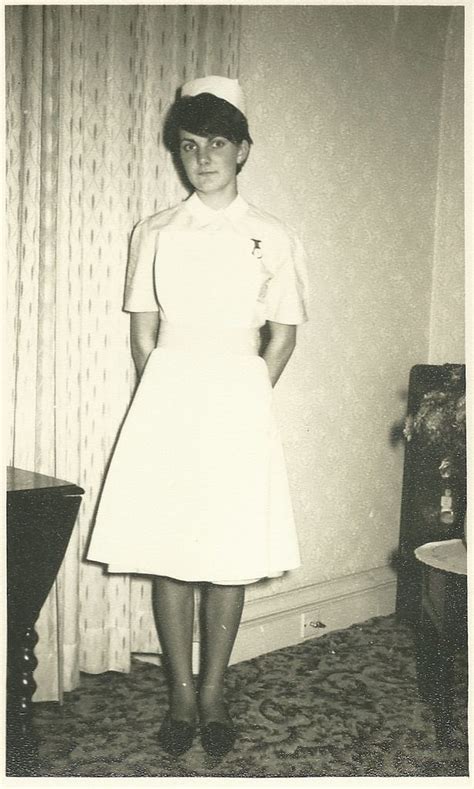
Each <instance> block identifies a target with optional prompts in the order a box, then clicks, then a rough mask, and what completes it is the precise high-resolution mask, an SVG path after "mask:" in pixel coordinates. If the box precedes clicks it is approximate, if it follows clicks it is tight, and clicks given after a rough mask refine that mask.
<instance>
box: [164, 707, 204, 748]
mask: <svg viewBox="0 0 474 789" xmlns="http://www.w3.org/2000/svg"><path fill="white" fill-rule="evenodd" d="M195 734H196V726H195V725H194V724H192V723H189V722H188V721H178V720H173V718H172V717H171V715H170V714H169V712H168V713H167V715H166V717H165V719H164V721H163V723H162V725H161V729H160V731H159V734H158V742H159V744H160V745H161V747H162V748H163V749H164V750H165V751H167V753H169V754H171V756H182V754H183V753H186V751H188V750H189V749H190V747H191V745H192V744H193V740H194V737H195Z"/></svg>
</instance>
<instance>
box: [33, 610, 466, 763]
mask: <svg viewBox="0 0 474 789" xmlns="http://www.w3.org/2000/svg"><path fill="white" fill-rule="evenodd" d="M227 694H228V702H229V706H230V710H231V713H232V715H233V718H234V721H235V723H236V724H237V725H238V727H239V730H240V734H239V739H238V742H237V744H236V746H235V748H234V750H233V751H232V752H231V753H230V754H228V755H227V756H226V757H225V758H224V759H222V760H220V761H217V760H212V759H211V758H210V757H208V756H207V755H206V754H205V753H204V751H203V750H202V746H201V744H200V742H199V737H197V738H196V740H195V741H194V744H193V746H192V748H191V750H190V751H188V753H186V754H185V755H184V756H183V757H181V758H179V759H172V758H170V757H169V756H167V754H165V753H163V752H162V751H161V750H160V748H159V746H158V744H157V733H158V729H159V727H160V723H161V721H162V720H163V717H164V715H165V712H166V706H167V703H166V685H165V680H164V676H163V672H162V670H161V668H158V667H156V666H154V665H151V664H146V663H141V662H138V661H137V662H134V663H133V668H132V671H131V673H130V674H128V675H124V674H118V673H113V672H109V673H106V674H101V675H97V676H92V675H86V674H84V675H82V681H81V686H80V687H79V688H78V689H77V690H75V691H73V692H72V693H69V694H67V695H66V698H65V702H64V705H63V706H62V707H60V706H59V705H58V704H55V703H38V704H35V705H34V711H35V724H36V730H37V733H38V735H39V738H40V757H41V763H42V767H41V771H40V772H39V773H38V775H41V776H71V777H72V776H76V777H77V776H88V777H93V776H104V777H106V776H109V777H113V776H115V777H119V776H128V777H153V776H156V777H158V776H159V777H164V776H176V777H179V776H226V777H247V778H249V777H297V776H299V777H302V776H312V777H322V776H331V777H335V776H341V777H343V776H371V777H383V776H411V777H415V776H466V775H467V774H468V753H467V715H466V706H467V659H466V655H464V654H461V655H460V657H459V659H458V661H457V664H456V688H455V698H454V730H453V732H452V743H451V745H450V747H449V748H441V749H440V748H438V747H437V745H436V741H435V732H434V727H433V723H432V716H431V710H430V708H429V707H428V706H427V705H426V704H425V703H424V702H422V701H421V700H420V698H419V695H418V691H417V683H416V667H415V656H414V644H413V636H412V633H411V631H410V629H409V628H408V627H407V626H406V625H403V624H400V623H399V622H397V621H396V619H395V617H394V616H389V617H378V618H375V619H371V620H369V621H368V622H364V623H363V624H361V625H354V626H352V627H350V628H348V629H346V630H340V631H337V632H334V633H329V634H327V635H325V636H322V637H320V638H315V639H312V640H309V641H306V642H304V643H302V644H298V645H297V646H293V647H288V648H286V649H281V650H278V651H276V652H272V653H269V654H267V655H263V656H261V657H258V658H256V659H254V660H249V661H246V662H244V663H239V664H238V665H235V666H231V668H230V669H229V670H228V681H227Z"/></svg>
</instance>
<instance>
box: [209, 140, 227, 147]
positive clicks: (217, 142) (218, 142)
mask: <svg viewBox="0 0 474 789" xmlns="http://www.w3.org/2000/svg"><path fill="white" fill-rule="evenodd" d="M226 142H227V140H223V139H220V138H219V139H216V140H213V141H212V145H213V147H214V148H223V147H224V145H225V144H226Z"/></svg>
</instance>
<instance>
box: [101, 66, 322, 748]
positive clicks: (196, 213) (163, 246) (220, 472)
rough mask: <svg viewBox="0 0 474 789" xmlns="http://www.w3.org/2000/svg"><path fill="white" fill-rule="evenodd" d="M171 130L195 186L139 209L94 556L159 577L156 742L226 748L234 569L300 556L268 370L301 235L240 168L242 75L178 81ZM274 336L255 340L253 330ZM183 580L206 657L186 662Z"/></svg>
mask: <svg viewBox="0 0 474 789" xmlns="http://www.w3.org/2000/svg"><path fill="white" fill-rule="evenodd" d="M166 136H167V141H168V145H169V147H170V149H171V150H172V152H173V154H174V156H175V159H177V161H178V163H179V165H180V167H181V169H182V171H183V172H184V175H185V177H186V179H187V181H188V182H189V184H190V186H191V188H192V190H193V194H192V195H191V197H189V198H188V199H187V200H185V201H184V202H183V203H180V204H179V205H177V206H175V207H173V208H170V209H167V210H165V211H162V212H160V213H158V214H156V215H154V216H151V217H149V218H147V219H145V220H143V221H141V222H139V223H138V225H137V226H136V228H135V230H134V233H133V236H132V242H131V247H130V256H129V264H128V269H127V280H126V289H125V303H124V309H125V310H126V311H129V312H130V313H131V349H132V355H133V359H134V362H135V365H136V369H137V374H138V377H139V379H140V383H139V386H138V388H137V391H136V393H135V396H134V399H133V402H132V405H131V407H130V411H129V413H128V415H127V418H126V420H125V423H124V426H123V428H122V431H121V434H120V437H119V440H118V443H117V446H116V449H115V452H114V455H113V458H112V461H111V465H110V469H109V471H108V475H107V479H106V482H105V485H104V489H103V492H102V496H101V501H100V505H99V509H98V514H97V519H96V526H95V530H94V533H93V536H92V541H91V545H90V548H89V553H88V558H89V559H91V560H94V561H100V562H104V563H106V564H108V571H109V572H122V573H123V572H125V573H141V574H150V575H152V576H154V592H153V601H154V610H155V617H156V622H157V628H158V634H159V638H160V643H161V646H162V649H163V656H164V659H165V665H166V667H167V669H168V676H169V683H170V706H169V712H168V714H167V716H166V718H165V721H164V723H163V725H162V727H161V730H160V735H159V741H160V743H161V745H162V746H163V747H164V748H165V749H166V750H167V751H169V752H170V753H172V754H174V755H180V754H181V753H184V752H185V751H186V750H187V749H188V748H189V747H190V746H191V744H192V741H193V738H194V736H195V733H196V721H197V719H198V718H199V722H200V732H201V741H202V744H203V747H204V748H205V750H206V751H207V752H208V753H209V754H211V755H213V756H222V755H223V754H225V753H226V752H228V751H229V750H230V749H231V748H232V746H233V744H234V740H235V736H236V733H235V729H234V727H233V725H232V721H231V719H230V717H229V714H228V712H227V709H226V706H225V702H224V674H225V670H226V668H227V665H228V662H229V659H230V655H231V651H232V647H233V644H234V640H235V637H236V634H237V630H238V627H239V623H240V618H241V613H242V608H243V603H244V592H245V586H246V584H249V583H254V582H256V581H258V580H259V579H261V578H265V577H275V576H278V575H281V574H282V573H283V572H284V571H285V570H289V569H292V568H296V567H298V566H299V564H300V558H299V552H298V545H297V540H296V534H295V527H294V522H293V516H292V510H291V503H290V498H289V492H288V483H287V478H286V472H285V467H284V460H283V454H282V448H281V444H280V441H279V438H278V434H277V431H276V428H275V423H274V418H273V413H272V386H274V385H275V384H276V382H277V380H278V378H279V377H280V375H281V373H282V371H283V369H284V368H285V365H286V364H287V362H288V359H289V358H290V356H291V354H292V352H293V349H294V347H295V342H296V325H297V324H298V323H301V322H303V321H304V320H306V312H305V299H306V272H305V262H304V252H303V249H302V247H301V244H300V242H299V241H298V239H297V238H296V237H295V235H294V234H293V233H292V232H291V231H290V230H288V229H287V228H285V227H284V226H283V225H282V224H281V223H280V222H279V221H278V220H277V219H275V218H274V217H272V216H270V215H269V214H266V213H265V212H263V211H260V210H259V209H257V208H255V207H254V206H251V205H249V204H248V203H246V202H245V201H244V200H243V199H242V197H240V195H238V191H237V173H238V171H239V170H240V168H241V167H242V166H243V164H244V163H245V161H246V159H247V157H248V154H249V150H250V145H251V143H252V140H251V138H250V134H249V130H248V125H247V120H246V117H245V107H244V98H243V95H242V91H241V88H240V86H239V84H238V83H237V81H236V80H230V79H227V78H224V77H214V76H212V77H205V78H202V79H197V80H194V81H193V82H191V83H188V84H186V85H185V86H184V87H183V88H182V91H181V97H180V98H179V99H178V100H177V101H176V103H175V105H174V106H173V108H172V110H171V113H170V116H169V119H168V123H167V132H166ZM263 326H266V330H267V334H268V337H269V339H268V342H267V343H266V346H265V348H264V350H263V351H262V353H261V355H259V350H260V329H261V328H262V327H263ZM194 583H199V584H200V585H201V609H202V630H201V633H202V656H201V657H202V667H201V671H200V676H199V687H198V693H197V694H196V690H195V687H194V682H193V674H192V660H191V654H192V633H193V618H194V593H193V589H194V586H193V584H194Z"/></svg>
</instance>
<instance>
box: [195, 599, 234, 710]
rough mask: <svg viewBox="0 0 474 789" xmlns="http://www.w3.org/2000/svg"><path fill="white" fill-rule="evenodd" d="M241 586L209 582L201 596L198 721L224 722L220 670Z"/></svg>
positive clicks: (230, 639)
mask: <svg viewBox="0 0 474 789" xmlns="http://www.w3.org/2000/svg"><path fill="white" fill-rule="evenodd" d="M244 597H245V586H243V585H239V586H219V585H217V584H209V585H207V586H206V587H204V588H203V592H202V596H201V634H202V642H203V643H202V647H203V651H202V660H201V674H200V682H199V710H200V716H201V722H202V723H203V724H206V723H208V722H210V721H222V722H228V720H229V718H228V715H227V712H226V708H225V705H224V674H225V670H226V668H227V666H228V664H229V659H230V655H231V652H232V647H233V646H234V641H235V637H236V635H237V631H238V629H239V624H240V619H241V616H242V609H243V605H244Z"/></svg>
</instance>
